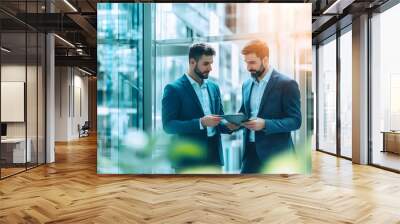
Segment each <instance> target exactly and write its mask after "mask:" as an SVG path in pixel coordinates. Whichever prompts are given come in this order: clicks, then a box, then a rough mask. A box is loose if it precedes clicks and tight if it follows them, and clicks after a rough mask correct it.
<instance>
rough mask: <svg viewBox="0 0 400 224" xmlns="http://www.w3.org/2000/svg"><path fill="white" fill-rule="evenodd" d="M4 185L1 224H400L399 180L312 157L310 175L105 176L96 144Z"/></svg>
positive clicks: (71, 147) (62, 147) (77, 146)
mask: <svg viewBox="0 0 400 224" xmlns="http://www.w3.org/2000/svg"><path fill="white" fill-rule="evenodd" d="M56 149H57V150H56V163H55V164H51V165H46V166H42V167H39V168H36V169H33V170H30V171H28V172H26V173H22V174H19V175H17V176H14V177H11V178H8V179H5V180H3V181H0V223H373V224H377V223H385V224H386V223H400V175H399V174H395V173H391V172H387V171H384V170H380V169H377V168H374V167H369V166H359V165H352V164H351V162H350V161H347V160H343V159H337V158H335V157H333V156H330V155H326V154H323V153H319V152H315V153H313V174H312V175H311V176H302V175H292V176H289V177H287V176H279V175H274V176H238V175H236V176H185V177H179V176H98V175H97V174H96V139H95V138H93V137H91V138H85V139H83V140H81V141H76V142H71V143H69V144H58V145H57V147H56Z"/></svg>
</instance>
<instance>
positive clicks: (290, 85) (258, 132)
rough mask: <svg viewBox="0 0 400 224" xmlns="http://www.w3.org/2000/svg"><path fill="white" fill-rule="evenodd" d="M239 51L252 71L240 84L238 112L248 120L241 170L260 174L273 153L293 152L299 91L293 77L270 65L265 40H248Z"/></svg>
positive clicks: (299, 118) (248, 68) (298, 116)
mask: <svg viewBox="0 0 400 224" xmlns="http://www.w3.org/2000/svg"><path fill="white" fill-rule="evenodd" d="M241 53H242V55H243V56H244V60H245V63H246V66H247V70H248V71H249V72H250V74H251V79H249V80H247V81H246V82H244V83H243V86H242V105H241V108H240V112H241V113H243V114H245V115H247V117H248V118H249V119H250V121H248V122H245V123H244V124H243V125H244V127H245V128H246V129H245V130H244V144H243V145H244V156H243V160H242V170H241V173H259V172H261V171H262V170H261V169H262V168H263V166H264V165H265V164H268V162H269V161H271V160H272V159H273V158H274V157H275V156H277V155H281V154H283V153H294V145H293V141H292V137H291V132H292V131H295V130H297V129H299V128H300V126H301V110H300V91H299V87H298V84H297V82H296V81H295V80H293V79H291V78H289V77H288V76H285V75H283V74H281V73H280V72H278V71H277V70H276V69H274V68H273V67H272V66H271V65H270V64H269V48H268V45H267V44H266V43H265V42H264V41H261V40H253V41H250V42H249V43H247V44H246V45H245V47H244V48H243V50H242V52H241Z"/></svg>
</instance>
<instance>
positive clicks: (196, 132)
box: [162, 75, 230, 165]
mask: <svg viewBox="0 0 400 224" xmlns="http://www.w3.org/2000/svg"><path fill="white" fill-rule="evenodd" d="M207 89H208V94H209V96H210V103H211V108H210V109H211V113H212V114H219V115H222V114H224V111H223V108H222V103H221V97H220V95H221V94H220V90H219V87H218V85H217V84H215V83H214V82H212V81H211V80H207ZM203 116H204V112H203V108H202V106H201V104H200V101H199V99H198V97H197V95H196V92H195V91H194V89H193V86H192V84H191V83H190V81H189V79H188V78H187V77H186V76H185V75H183V76H182V77H181V78H179V79H177V80H176V81H174V82H172V83H170V84H168V85H167V86H166V87H165V88H164V95H163V98H162V124H163V128H164V131H165V132H167V133H168V134H176V135H177V136H178V137H179V138H181V139H188V140H191V141H195V142H196V143H198V144H200V145H201V146H203V147H206V149H207V148H208V150H209V151H212V152H215V151H214V150H217V152H218V153H217V155H218V156H219V158H218V159H219V162H220V165H223V157H222V144H221V133H230V131H229V130H228V128H227V127H226V126H225V125H222V124H220V125H218V126H216V136H214V137H215V138H217V141H216V143H215V144H214V145H211V146H210V145H207V141H208V140H207V139H208V137H207V128H204V129H203V130H201V129H200V123H199V119H200V118H201V117H203Z"/></svg>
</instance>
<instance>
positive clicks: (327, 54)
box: [317, 37, 337, 154]
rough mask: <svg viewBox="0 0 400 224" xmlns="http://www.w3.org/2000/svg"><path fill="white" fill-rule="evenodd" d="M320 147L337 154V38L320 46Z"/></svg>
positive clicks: (318, 134)
mask: <svg viewBox="0 0 400 224" xmlns="http://www.w3.org/2000/svg"><path fill="white" fill-rule="evenodd" d="M317 63H318V84H317V85H318V103H317V105H318V133H317V136H318V140H317V141H318V149H319V150H322V151H326V152H330V153H335V154H336V92H337V91H336V39H335V37H334V38H333V39H332V40H329V41H328V42H327V43H324V44H321V45H319V48H318V62H317Z"/></svg>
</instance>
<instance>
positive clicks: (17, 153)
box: [1, 138, 32, 163]
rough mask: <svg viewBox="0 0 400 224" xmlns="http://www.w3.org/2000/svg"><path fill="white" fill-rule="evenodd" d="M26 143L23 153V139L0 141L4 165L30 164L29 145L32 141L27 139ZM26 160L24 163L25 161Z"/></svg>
mask: <svg viewBox="0 0 400 224" xmlns="http://www.w3.org/2000/svg"><path fill="white" fill-rule="evenodd" d="M26 142H27V143H28V144H27V146H28V147H26V153H25V138H6V139H1V157H2V159H5V160H6V163H26V162H31V160H32V154H31V145H32V141H31V139H30V138H27V140H26ZM25 159H26V161H25Z"/></svg>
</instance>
